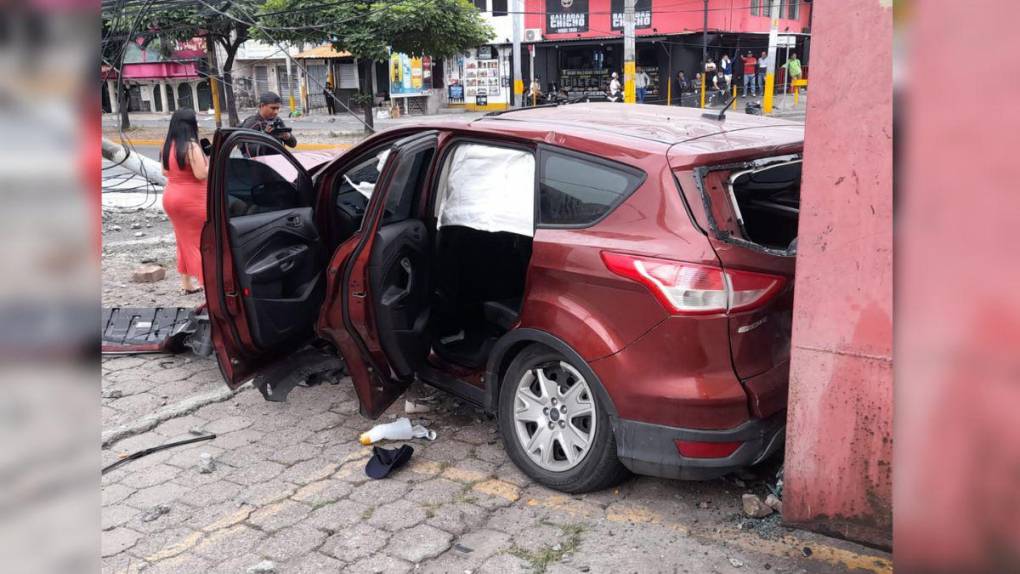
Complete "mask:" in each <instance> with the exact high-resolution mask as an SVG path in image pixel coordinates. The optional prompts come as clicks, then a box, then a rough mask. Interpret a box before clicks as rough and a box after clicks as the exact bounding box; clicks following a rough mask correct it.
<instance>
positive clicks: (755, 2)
mask: <svg viewBox="0 0 1020 574" xmlns="http://www.w3.org/2000/svg"><path fill="white" fill-rule="evenodd" d="M766 1H767V0H766ZM761 2H762V0H751V15H752V16H766V15H767V14H762V6H761Z"/></svg>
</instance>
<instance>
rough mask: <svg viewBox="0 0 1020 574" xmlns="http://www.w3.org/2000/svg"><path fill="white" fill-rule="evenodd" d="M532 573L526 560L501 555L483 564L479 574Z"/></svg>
mask: <svg viewBox="0 0 1020 574" xmlns="http://www.w3.org/2000/svg"><path fill="white" fill-rule="evenodd" d="M530 572H532V569H531V565H530V564H528V563H527V562H525V561H524V560H522V559H520V558H518V557H516V556H513V555H510V554H499V555H497V556H493V557H492V558H489V559H488V560H486V561H485V562H484V563H482V565H481V567H479V568H478V571H477V574H528V573H530Z"/></svg>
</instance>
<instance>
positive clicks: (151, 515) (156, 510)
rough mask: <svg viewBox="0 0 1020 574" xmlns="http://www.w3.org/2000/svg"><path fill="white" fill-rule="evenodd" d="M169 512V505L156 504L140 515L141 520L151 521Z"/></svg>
mask: <svg viewBox="0 0 1020 574" xmlns="http://www.w3.org/2000/svg"><path fill="white" fill-rule="evenodd" d="M169 513H170V507H169V506H167V505H165V504H157V505H156V506H154V507H152V508H151V509H150V510H149V511H148V512H146V513H145V514H143V515H142V522H152V521H153V520H156V519H157V518H159V517H160V516H163V515H164V514H169Z"/></svg>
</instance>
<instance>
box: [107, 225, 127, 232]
mask: <svg viewBox="0 0 1020 574" xmlns="http://www.w3.org/2000/svg"><path fill="white" fill-rule="evenodd" d="M110 229H112V230H114V231H120V230H121V229H124V228H123V227H121V226H119V225H114V226H113V227H111V228H110Z"/></svg>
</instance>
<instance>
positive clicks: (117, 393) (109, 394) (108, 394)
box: [103, 389, 124, 399]
mask: <svg viewBox="0 0 1020 574" xmlns="http://www.w3.org/2000/svg"><path fill="white" fill-rule="evenodd" d="M123 396H124V391H122V390H120V389H113V390H110V391H103V398H104V399H119V398H121V397H123Z"/></svg>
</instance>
